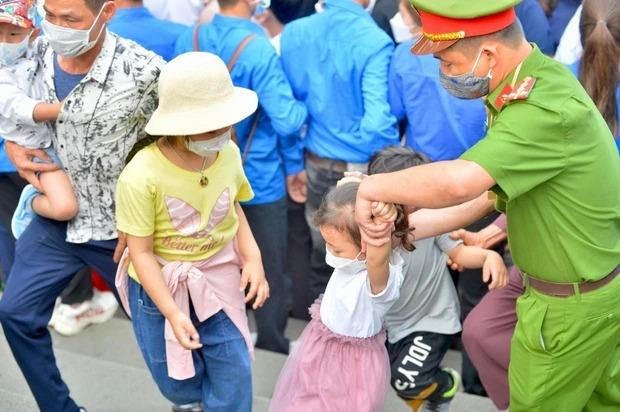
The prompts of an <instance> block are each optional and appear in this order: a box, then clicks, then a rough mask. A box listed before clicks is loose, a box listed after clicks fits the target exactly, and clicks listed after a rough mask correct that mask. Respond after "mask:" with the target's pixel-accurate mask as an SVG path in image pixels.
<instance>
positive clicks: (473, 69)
mask: <svg viewBox="0 0 620 412" xmlns="http://www.w3.org/2000/svg"><path fill="white" fill-rule="evenodd" d="M482 51H483V50H482V49H480V53H478V57H476V61H475V62H474V66H473V67H472V68H471V71H470V73H471V74H473V75H474V76H475V75H476V73H475V71H476V68H477V67H478V63H479V62H480V57H482ZM489 71H490V70H489Z"/></svg>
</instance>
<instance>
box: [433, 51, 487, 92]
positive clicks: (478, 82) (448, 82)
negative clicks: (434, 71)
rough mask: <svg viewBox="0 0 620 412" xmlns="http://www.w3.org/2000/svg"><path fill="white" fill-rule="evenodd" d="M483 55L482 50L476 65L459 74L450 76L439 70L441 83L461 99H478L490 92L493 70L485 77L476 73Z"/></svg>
mask: <svg viewBox="0 0 620 412" xmlns="http://www.w3.org/2000/svg"><path fill="white" fill-rule="evenodd" d="M480 56H482V50H480V53H478V57H477V58H476V62H475V63H474V67H472V69H471V71H470V72H468V73H465V74H461V75H459V76H448V75H447V74H443V73H442V72H441V71H439V81H441V85H442V86H443V87H444V89H446V91H447V92H448V93H450V94H451V95H452V96H454V97H458V98H459V99H477V98H479V97H482V96H486V95H487V94H489V83H490V81H491V79H492V78H493V76H491V70H489V73H488V74H487V75H486V76H484V77H478V76H476V75H475V74H474V72H475V71H476V67H477V66H478V62H479V61H480Z"/></svg>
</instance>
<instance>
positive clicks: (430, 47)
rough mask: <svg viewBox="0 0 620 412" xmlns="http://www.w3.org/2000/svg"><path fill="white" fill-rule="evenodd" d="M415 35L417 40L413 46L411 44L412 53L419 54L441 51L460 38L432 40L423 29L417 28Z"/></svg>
mask: <svg viewBox="0 0 620 412" xmlns="http://www.w3.org/2000/svg"><path fill="white" fill-rule="evenodd" d="M413 36H414V39H416V40H415V41H414V43H413V46H411V53H413V54H417V55H423V54H433V53H437V52H440V51H442V50H445V49H447V48H448V47H450V46H452V45H453V44H454V43H456V42H457V41H458V39H457V40H446V41H432V40H431V39H429V38H428V37H426V36H424V35H423V34H422V30H421V29H418V30H415V31H414V34H413ZM416 37H417V38H416Z"/></svg>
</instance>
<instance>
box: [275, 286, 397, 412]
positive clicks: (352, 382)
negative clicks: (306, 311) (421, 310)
mask: <svg viewBox="0 0 620 412" xmlns="http://www.w3.org/2000/svg"><path fill="white" fill-rule="evenodd" d="M320 305H321V301H320V298H319V299H317V301H316V302H315V303H314V304H313V305H312V306H311V307H310V315H311V317H312V320H311V321H310V323H309V324H308V326H306V328H305V329H304V331H303V333H302V334H301V337H300V338H299V345H298V346H297V348H296V350H295V351H294V352H293V353H291V355H290V356H289V358H288V360H287V362H286V364H285V365H284V368H283V369H282V372H281V373H280V377H279V379H278V383H277V384H276V387H275V389H274V393H273V397H272V400H271V405H270V407H269V412H379V411H382V410H383V404H384V401H385V396H386V393H387V390H388V388H389V382H390V370H389V358H388V354H387V350H386V348H385V331H381V332H380V333H378V334H377V335H375V336H371V337H369V338H354V337H349V336H343V335H338V334H336V333H334V332H332V331H331V330H329V329H328V328H327V327H326V326H325V325H324V324H323V323H322V322H321V316H320V313H321V312H320Z"/></svg>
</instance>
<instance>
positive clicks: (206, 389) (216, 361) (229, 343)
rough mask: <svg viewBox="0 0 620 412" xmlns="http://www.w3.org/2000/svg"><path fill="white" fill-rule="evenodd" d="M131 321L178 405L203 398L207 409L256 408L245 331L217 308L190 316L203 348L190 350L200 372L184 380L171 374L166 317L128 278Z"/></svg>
mask: <svg viewBox="0 0 620 412" xmlns="http://www.w3.org/2000/svg"><path fill="white" fill-rule="evenodd" d="M128 292H129V307H130V309H131V314H132V318H131V323H132V325H133V330H134V332H135V334H136V339H137V341H138V346H139V347H140V350H141V351H142V356H143V357H144V361H145V362H146V365H147V366H148V368H149V370H150V371H151V375H152V376H153V379H154V380H155V383H156V384H157V386H158V387H159V390H160V391H161V393H162V395H164V396H165V397H166V398H167V399H168V400H169V401H171V402H172V403H174V404H177V405H181V404H188V403H193V402H199V401H202V402H203V405H204V410H205V411H209V412H250V411H251V410H252V368H251V365H250V355H249V353H248V348H247V346H246V343H245V340H244V339H243V336H242V335H241V332H239V330H238V329H237V327H236V326H235V325H234V324H233V323H232V321H231V320H230V319H229V318H228V316H226V314H225V313H224V312H223V311H219V312H218V313H216V314H215V315H213V316H211V317H210V318H209V319H207V320H205V321H204V322H202V323H200V322H199V321H198V319H196V316H195V314H194V311H193V309H192V313H191V317H192V321H193V322H194V325H195V326H196V329H197V330H198V334H199V335H200V343H202V345H203V346H202V348H200V349H197V350H194V351H192V356H193V359H194V368H195V369H196V375H195V376H194V377H193V378H190V379H185V380H176V379H172V378H170V377H169V376H168V367H167V364H166V344H165V341H164V323H165V318H164V316H163V315H162V314H161V313H160V312H159V310H158V309H157V307H156V306H155V303H153V301H152V300H151V298H150V297H149V296H148V295H147V294H146V291H145V290H144V289H143V288H142V286H140V285H139V284H138V283H137V282H135V281H134V280H132V279H129V291H128Z"/></svg>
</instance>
